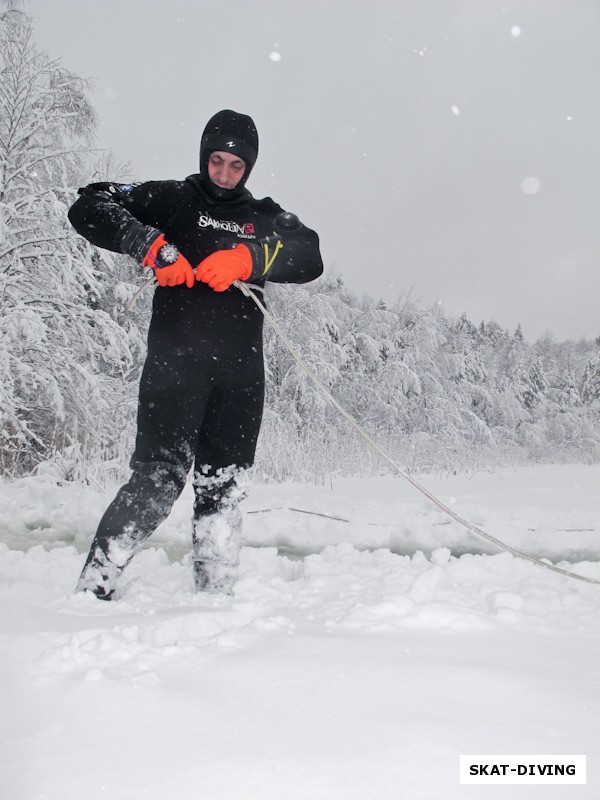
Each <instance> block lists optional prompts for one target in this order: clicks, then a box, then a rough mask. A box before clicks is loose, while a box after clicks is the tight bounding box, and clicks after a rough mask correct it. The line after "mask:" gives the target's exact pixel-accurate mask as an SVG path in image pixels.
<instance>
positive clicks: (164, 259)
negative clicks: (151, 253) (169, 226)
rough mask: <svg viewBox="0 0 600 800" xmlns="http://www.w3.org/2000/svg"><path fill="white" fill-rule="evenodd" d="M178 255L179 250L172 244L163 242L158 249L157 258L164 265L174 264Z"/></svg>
mask: <svg viewBox="0 0 600 800" xmlns="http://www.w3.org/2000/svg"><path fill="white" fill-rule="evenodd" d="M178 257H179V250H178V249H177V248H176V247H175V245H174V244H163V246H162V247H161V248H160V250H159V251H158V258H159V260H160V261H161V263H163V264H164V265H165V266H168V265H169V264H174V263H175V262H176V261H177V259H178Z"/></svg>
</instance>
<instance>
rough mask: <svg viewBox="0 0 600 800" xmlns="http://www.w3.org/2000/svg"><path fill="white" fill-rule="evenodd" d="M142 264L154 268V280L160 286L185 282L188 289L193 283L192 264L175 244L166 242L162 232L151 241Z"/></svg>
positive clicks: (177, 284)
mask: <svg viewBox="0 0 600 800" xmlns="http://www.w3.org/2000/svg"><path fill="white" fill-rule="evenodd" d="M142 266H144V267H150V268H151V269H153V270H154V274H155V275H156V280H157V281H158V283H159V284H160V285H161V286H179V284H181V283H185V284H186V286H187V287H188V289H191V288H192V286H193V285H194V281H195V278H194V270H193V269H192V265H191V264H190V262H189V261H188V260H187V258H185V257H184V256H182V255H181V253H180V252H179V250H178V249H177V248H176V247H175V245H173V244H169V243H168V242H167V240H166V239H165V237H164V234H162V233H161V235H160V236H159V237H158V238H156V239H155V240H154V242H153V243H152V246H151V247H150V249H149V250H148V252H147V253H146V255H145V257H144V260H143V261H142Z"/></svg>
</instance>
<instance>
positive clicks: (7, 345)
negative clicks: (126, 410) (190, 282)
mask: <svg viewBox="0 0 600 800" xmlns="http://www.w3.org/2000/svg"><path fill="white" fill-rule="evenodd" d="M94 127H95V113H94V110H93V108H92V106H91V104H90V102H89V100H88V98H87V86H86V84H85V82H84V81H82V80H81V79H80V78H78V77H76V76H75V75H73V74H71V73H70V72H68V71H67V70H65V69H64V68H63V67H61V65H60V64H59V63H58V62H56V61H53V60H51V59H50V57H49V56H48V55H47V54H46V53H44V52H41V51H39V50H38V49H37V47H36V45H35V42H34V38H33V25H32V22H31V20H30V18H29V17H28V16H27V15H25V14H24V13H22V12H21V11H19V10H14V9H13V10H6V11H4V12H3V13H2V14H1V16H0V339H1V341H2V351H1V355H0V423H1V424H0V439H1V441H0V444H1V446H2V448H1V449H2V464H1V469H2V471H3V472H5V473H7V474H19V473H22V472H23V471H26V470H29V469H31V468H33V467H34V466H35V465H36V464H37V463H39V462H40V461H41V460H44V459H46V458H47V457H48V456H49V455H51V454H52V453H53V452H54V451H55V450H61V449H64V448H66V447H68V446H70V445H75V444H77V445H78V446H80V447H81V446H85V442H86V440H87V439H89V438H90V437H92V436H98V435H100V436H102V430H101V428H102V423H101V419H102V414H103V412H108V411H109V405H110V400H109V398H111V397H113V390H114V389H115V388H116V387H117V386H118V385H119V383H120V382H121V380H122V376H123V373H124V371H126V370H127V368H128V367H129V365H130V364H131V360H132V357H131V353H130V349H129V346H128V342H127V337H126V335H124V332H123V329H122V328H121V327H120V326H119V325H118V324H117V322H116V321H115V320H113V319H112V318H111V316H110V314H109V313H107V312H106V310H103V309H102V308H101V298H102V294H103V292H102V287H101V284H100V282H99V273H98V272H97V270H96V269H95V264H94V260H93V259H92V258H91V257H90V253H89V248H88V246H87V244H86V243H83V242H82V241H81V240H80V239H79V237H77V236H76V235H75V234H74V232H73V231H72V230H71V229H70V226H69V224H68V221H67V210H68V206H69V205H70V203H71V202H72V201H73V199H74V196H75V195H74V191H73V190H72V189H71V187H72V186H73V184H75V185H77V183H78V176H80V175H81V172H82V165H83V163H84V159H85V157H86V155H87V151H88V148H89V142H90V139H91V136H92V133H93V131H94ZM110 268H111V262H107V264H104V265H103V270H104V271H105V270H106V269H110Z"/></svg>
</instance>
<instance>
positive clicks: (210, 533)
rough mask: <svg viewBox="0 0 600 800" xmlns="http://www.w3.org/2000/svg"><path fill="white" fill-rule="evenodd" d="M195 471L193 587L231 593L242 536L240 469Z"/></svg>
mask: <svg viewBox="0 0 600 800" xmlns="http://www.w3.org/2000/svg"><path fill="white" fill-rule="evenodd" d="M207 471H208V470H207V469H206V468H205V469H203V470H202V472H201V473H196V476H195V479H194V490H195V493H196V500H195V503H194V525H193V533H192V541H193V560H194V579H195V582H196V590H197V591H199V592H210V593H212V594H221V593H222V594H232V593H233V587H234V585H235V582H236V581H237V577H238V567H239V560H240V547H241V535H242V514H241V511H240V508H239V503H240V501H241V500H242V499H243V498H244V497H245V496H246V489H245V478H244V476H243V471H242V470H240V469H238V468H237V467H235V466H233V467H226V468H225V469H220V470H218V471H217V474H216V475H215V476H209V475H207V474H206V472H207Z"/></svg>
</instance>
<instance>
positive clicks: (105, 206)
mask: <svg viewBox="0 0 600 800" xmlns="http://www.w3.org/2000/svg"><path fill="white" fill-rule="evenodd" d="M165 184H166V182H161V181H152V182H148V183H142V184H137V185H131V184H119V183H92V184H90V185H89V186H86V187H85V188H83V189H80V190H79V198H78V199H77V200H76V201H75V203H74V204H73V205H72V206H71V208H70V209H69V214H68V216H69V221H70V223H71V225H72V226H73V227H74V228H75V230H76V231H77V233H79V234H80V235H81V236H83V237H84V238H86V239H87V240H88V241H89V242H91V243H92V244H93V245H96V246H97V247H102V248H104V249H106V250H112V251H113V252H116V253H125V254H126V255H129V256H132V258H135V259H136V261H138V262H140V263H141V262H142V261H143V260H144V257H145V255H146V253H147V252H148V250H149V248H150V245H151V244H152V242H154V240H155V239H156V238H157V236H158V235H159V234H160V233H161V230H160V218H161V208H162V209H163V214H164V194H165Z"/></svg>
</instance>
